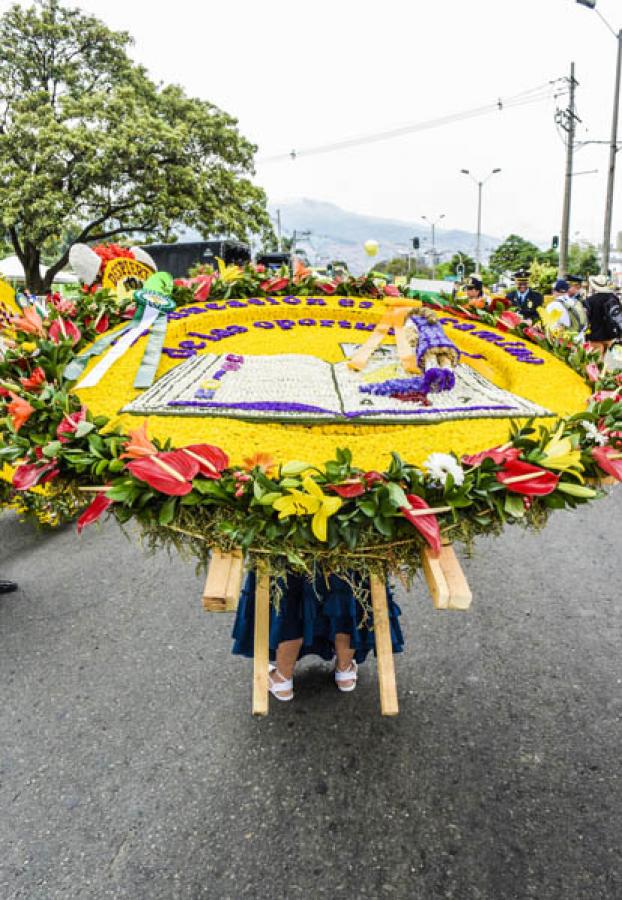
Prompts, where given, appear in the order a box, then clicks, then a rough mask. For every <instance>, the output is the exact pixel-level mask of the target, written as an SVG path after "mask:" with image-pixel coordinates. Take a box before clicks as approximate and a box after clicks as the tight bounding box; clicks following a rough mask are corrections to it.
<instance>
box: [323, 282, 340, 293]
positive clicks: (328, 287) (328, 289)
mask: <svg viewBox="0 0 622 900" xmlns="http://www.w3.org/2000/svg"><path fill="white" fill-rule="evenodd" d="M318 287H319V289H320V290H321V291H324V293H325V294H334V293H335V291H336V290H337V286H336V285H334V284H333V283H332V282H331V281H323V282H322V283H321V284H318Z"/></svg>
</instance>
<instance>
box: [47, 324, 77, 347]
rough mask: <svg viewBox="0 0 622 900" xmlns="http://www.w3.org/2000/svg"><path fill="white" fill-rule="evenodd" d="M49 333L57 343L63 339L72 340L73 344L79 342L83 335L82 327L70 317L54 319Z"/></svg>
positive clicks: (51, 338)
mask: <svg viewBox="0 0 622 900" xmlns="http://www.w3.org/2000/svg"><path fill="white" fill-rule="evenodd" d="M48 334H49V336H50V340H52V341H54V343H55V344H60V342H61V341H71V343H72V344H77V343H78V341H79V340H80V338H81V337H82V332H81V331H80V329H79V328H78V327H77V326H76V325H74V324H73V322H70V321H69V320H68V319H54V321H53V322H52V324H51V325H50V328H49V331H48Z"/></svg>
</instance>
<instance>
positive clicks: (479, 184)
mask: <svg viewBox="0 0 622 900" xmlns="http://www.w3.org/2000/svg"><path fill="white" fill-rule="evenodd" d="M460 171H461V173H462V174H463V175H468V176H469V178H470V179H471V181H474V182H475V184H476V185H477V244H476V246H475V274H476V275H479V274H480V272H481V269H482V252H481V246H482V188H483V186H484V185H485V184H486V182H487V181H488V179H489V178H492V176H493V175H496V174H497V173H498V172H500V171H501V169H493V170H492V172H491V173H490V174H489V175H487V176H486V178H484V179H482V180H481V181H479V180H478V179H477V178H475V176H474V175H471V172H470V171H469V169H460Z"/></svg>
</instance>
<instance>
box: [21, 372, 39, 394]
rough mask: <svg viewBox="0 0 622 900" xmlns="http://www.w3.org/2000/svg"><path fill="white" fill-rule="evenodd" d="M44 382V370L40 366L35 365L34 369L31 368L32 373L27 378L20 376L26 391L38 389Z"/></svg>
mask: <svg viewBox="0 0 622 900" xmlns="http://www.w3.org/2000/svg"><path fill="white" fill-rule="evenodd" d="M44 382H45V372H44V371H43V369H42V368H41V366H37V367H36V369H33V371H32V375H30V377H29V378H20V383H21V385H22V387H23V388H25V389H26V390H27V391H33V392H36V391H40V390H41V387H42V386H43V383H44Z"/></svg>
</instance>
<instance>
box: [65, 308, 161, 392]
mask: <svg viewBox="0 0 622 900" xmlns="http://www.w3.org/2000/svg"><path fill="white" fill-rule="evenodd" d="M159 315H160V310H159V309H156V308H155V307H154V306H146V307H145V311H144V312H143V316H142V319H141V320H140V322H139V323H138V325H136V327H135V328H131V329H130V331H126V332H125V334H124V335H123V337H121V338H119V340H118V341H117V343H116V344H115V345H114V347H111V348H110V350H109V351H108V353H106V355H105V356H104V357H103V358H102V359H100V361H99V362H98V363H97V365H96V366H94V367H93V368H92V369H91V371H90V372H89V373H88V375H85V377H84V378H83V379H82V381H81V382H80V383H79V384H77V385H76V390H79V389H80V388H89V387H95V385H96V384H98V383H99V382H100V380H101V379H102V378H103V376H104V375H105V374H106V372H107V371H108V369H109V368H110V367H111V366H113V365H114V364H115V363H116V361H117V360H118V359H121V357H122V356H123V354H124V353H125V352H126V350H128V349H129V348H130V347H131V346H132V344H133V343H134V341H135V340H136V339H137V338H138V337H140V335H141V333H142V332H143V331H145V329H146V328H151V326H152V325H153V323H154V322H155V320H156V319H157V318H158V316H159Z"/></svg>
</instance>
